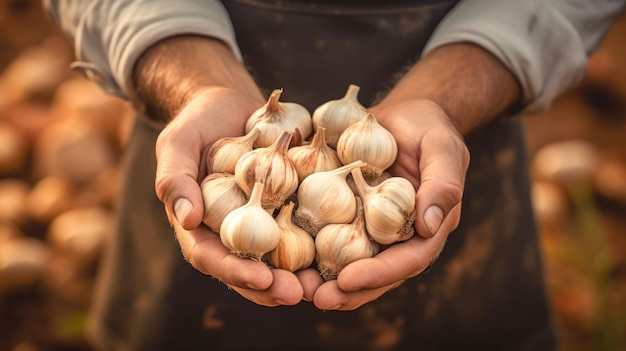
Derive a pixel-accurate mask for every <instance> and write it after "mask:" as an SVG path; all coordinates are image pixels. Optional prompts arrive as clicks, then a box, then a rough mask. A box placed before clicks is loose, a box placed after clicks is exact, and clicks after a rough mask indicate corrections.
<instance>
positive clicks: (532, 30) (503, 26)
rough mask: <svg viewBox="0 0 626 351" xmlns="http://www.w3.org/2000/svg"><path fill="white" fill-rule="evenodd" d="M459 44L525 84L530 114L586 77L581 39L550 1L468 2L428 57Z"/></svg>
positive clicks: (429, 48) (441, 33)
mask: <svg viewBox="0 0 626 351" xmlns="http://www.w3.org/2000/svg"><path fill="white" fill-rule="evenodd" d="M457 42H471V43H474V44H476V45H479V46H481V47H483V48H484V49H486V50H488V51H489V52H491V53H492V54H493V55H495V56H496V57H497V58H498V59H500V61H501V62H502V63H503V64H504V65H505V66H506V67H508V69H509V70H510V71H511V72H512V73H513V75H514V76H515V77H516V78H517V79H518V81H519V83H520V84H521V87H522V90H523V94H524V96H523V98H524V110H523V111H522V113H525V114H530V113H537V112H540V111H543V110H545V109H547V108H548V107H549V106H550V105H551V103H552V102H553V100H554V99H555V98H556V97H557V96H558V95H559V94H561V93H562V92H563V91H565V90H566V89H568V88H569V87H571V86H573V85H574V84H576V83H577V82H579V81H580V80H581V79H582V78H583V77H584V74H585V71H586V65H587V56H586V50H585V47H584V45H583V42H582V40H581V38H580V36H579V34H578V33H577V31H576V29H575V28H574V26H573V25H572V24H571V23H570V22H569V21H568V19H567V18H565V17H564V16H563V15H562V14H561V13H559V12H558V11H557V10H556V9H555V8H553V7H552V6H550V4H549V3H548V2H545V1H533V0H524V1H519V0H509V1H503V0H468V1H462V2H461V3H460V4H459V5H458V6H457V7H456V8H455V9H453V11H452V12H451V13H450V14H449V15H448V16H447V17H446V18H445V19H444V21H443V22H442V23H441V24H440V26H439V27H438V28H437V30H436V31H435V33H434V35H433V36H432V38H431V40H430V41H429V42H428V44H427V45H426V47H425V49H424V51H423V55H426V54H428V52H430V51H432V50H434V49H435V48H437V47H440V46H443V45H446V44H451V43H457Z"/></svg>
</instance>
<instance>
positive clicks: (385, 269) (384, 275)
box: [313, 100, 469, 310]
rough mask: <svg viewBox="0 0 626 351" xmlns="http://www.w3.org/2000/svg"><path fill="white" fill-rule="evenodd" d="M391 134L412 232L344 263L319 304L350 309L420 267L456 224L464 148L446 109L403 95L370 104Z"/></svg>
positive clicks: (321, 289) (319, 295)
mask: <svg viewBox="0 0 626 351" xmlns="http://www.w3.org/2000/svg"><path fill="white" fill-rule="evenodd" d="M370 112H372V113H373V114H374V115H375V116H376V117H377V119H378V120H379V122H380V123H381V124H382V125H383V126H384V127H385V128H387V129H388V130H389V131H391V133H392V134H393V135H394V136H395V138H396V141H397V143H398V158H397V159H396V162H395V164H394V165H393V166H392V167H391V168H390V172H391V173H392V174H393V175H395V176H402V177H404V178H407V179H408V180H409V181H411V183H412V184H413V185H414V186H415V188H416V189H418V191H417V195H416V200H417V202H416V203H417V208H416V211H417V214H418V215H417V216H416V221H415V229H416V231H417V233H418V235H414V236H413V237H412V238H411V239H410V240H408V241H405V242H402V243H398V244H395V245H392V246H390V247H388V248H387V249H385V250H383V251H382V252H381V253H379V254H378V255H377V256H375V257H373V258H369V259H364V260H359V261H356V262H353V263H352V264H350V265H348V266H346V267H345V268H344V269H343V270H342V271H341V272H340V274H339V276H338V278H337V280H334V281H329V282H326V283H324V284H322V285H321V286H320V287H319V288H318V289H317V291H316V293H315V296H314V300H313V301H314V303H315V305H316V306H317V307H318V308H320V309H323V310H329V309H340V310H352V309H355V308H357V307H359V306H361V305H363V304H365V303H367V302H369V301H372V300H374V299H377V298H378V297H380V296H381V295H382V294H384V293H385V292H387V291H388V290H390V289H393V288H395V287H397V286H398V285H400V284H401V283H402V282H403V281H404V280H406V279H408V278H410V277H414V276H416V275H418V274H420V273H421V272H422V271H424V270H425V269H426V268H427V267H428V266H429V265H430V264H431V263H432V262H433V261H434V260H435V259H436V258H437V257H438V255H439V253H440V252H441V251H442V249H443V246H444V244H445V242H446V239H447V237H448V234H449V233H450V232H452V231H453V230H454V229H455V228H456V227H457V225H458V223H459V219H460V214H461V199H462V195H463V189H464V182H465V173H466V171H467V168H468V166H469V152H468V150H467V147H466V146H465V143H464V142H463V139H462V137H461V135H460V134H459V132H458V131H457V130H456V128H455V126H454V124H453V123H452V122H451V121H450V118H449V117H448V116H447V115H446V113H445V112H444V111H443V110H442V109H441V108H440V107H439V106H438V105H437V104H435V103H433V102H431V101H428V100H403V101H400V102H398V103H393V104H388V105H386V104H381V105H378V106H375V107H373V108H371V109H370Z"/></svg>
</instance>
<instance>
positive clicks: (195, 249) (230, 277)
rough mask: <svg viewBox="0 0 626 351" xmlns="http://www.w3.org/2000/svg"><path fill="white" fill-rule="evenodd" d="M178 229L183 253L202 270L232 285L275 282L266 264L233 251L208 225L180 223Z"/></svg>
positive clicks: (257, 285)
mask: <svg viewBox="0 0 626 351" xmlns="http://www.w3.org/2000/svg"><path fill="white" fill-rule="evenodd" d="M175 229H176V236H177V239H178V242H179V244H180V247H181V249H182V252H183V256H184V257H185V258H186V259H187V261H189V263H190V264H191V265H192V266H193V267H194V268H195V269H197V270H198V271H200V272H202V273H204V274H207V275H210V276H212V277H214V278H216V279H218V280H220V281H221V282H223V283H225V284H228V285H231V286H237V287H242V288H249V289H256V290H265V289H267V288H269V287H270V286H271V285H272V282H273V275H272V273H271V271H270V269H269V268H268V267H267V265H266V264H264V263H262V262H258V261H254V260H251V259H245V258H240V257H237V256H236V255H234V254H232V253H230V250H228V249H227V248H226V247H225V246H224V245H223V244H222V241H221V240H220V238H219V236H218V235H217V234H215V233H213V232H211V231H210V230H209V229H208V228H207V227H205V226H200V227H198V228H196V229H194V230H191V231H186V230H184V229H182V227H180V225H179V224H176V225H175Z"/></svg>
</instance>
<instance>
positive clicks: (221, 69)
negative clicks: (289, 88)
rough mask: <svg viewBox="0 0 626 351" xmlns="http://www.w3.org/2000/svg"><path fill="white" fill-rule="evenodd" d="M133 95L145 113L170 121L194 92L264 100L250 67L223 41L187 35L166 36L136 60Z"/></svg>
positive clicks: (163, 120) (194, 94) (160, 119)
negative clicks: (227, 93)
mask: <svg viewBox="0 0 626 351" xmlns="http://www.w3.org/2000/svg"><path fill="white" fill-rule="evenodd" d="M133 83H134V91H133V93H134V94H133V95H134V96H133V99H134V100H135V102H136V103H137V104H138V105H139V106H141V107H143V109H144V110H145V112H146V114H147V115H148V116H149V117H150V118H153V119H157V120H159V121H161V122H168V121H170V120H171V119H172V118H173V117H174V116H175V115H177V114H178V112H180V110H181V109H182V108H183V107H184V106H185V105H186V104H187V103H189V101H191V100H192V99H193V98H194V96H196V95H198V94H201V93H203V92H206V91H208V90H212V89H227V90H233V91H237V92H239V93H241V94H243V95H247V96H250V97H252V98H258V99H259V101H263V97H262V95H261V92H260V91H259V89H258V87H257V86H256V84H255V82H254V80H253V79H252V78H251V76H250V75H249V73H248V72H247V70H246V69H245V68H244V67H243V65H242V64H241V63H240V62H239V61H238V60H237V58H236V57H235V55H234V54H233V53H232V52H231V51H230V49H228V48H227V47H226V45H224V44H223V43H222V42H221V41H219V40H215V39H212V38H208V37H201V36H193V35H184V36H176V37H171V38H167V39H164V40H162V41H160V42H158V43H156V44H155V45H154V46H152V47H151V48H149V49H148V50H147V51H146V52H145V53H144V54H143V55H142V56H141V57H140V58H139V60H138V61H137V63H136V64H135V69H134V74H133Z"/></svg>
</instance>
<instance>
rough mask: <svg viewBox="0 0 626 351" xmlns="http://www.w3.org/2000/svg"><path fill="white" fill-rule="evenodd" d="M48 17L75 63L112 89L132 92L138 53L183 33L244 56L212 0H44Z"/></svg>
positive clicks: (122, 94) (223, 13)
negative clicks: (68, 43) (221, 44)
mask: <svg viewBox="0 0 626 351" xmlns="http://www.w3.org/2000/svg"><path fill="white" fill-rule="evenodd" d="M44 8H45V9H46V11H47V12H48V14H49V16H50V18H51V19H52V20H53V21H54V22H55V23H56V24H57V25H58V26H59V27H60V28H61V29H62V30H63V32H64V33H65V34H66V35H67V36H68V37H69V38H70V39H72V41H73V44H74V49H75V55H76V59H77V61H76V62H74V63H73V64H72V68H73V69H74V70H76V71H78V72H80V73H82V74H84V75H85V76H86V77H87V78H88V79H90V80H92V81H94V82H96V83H97V84H99V85H100V86H101V87H102V89H104V90H105V91H107V92H108V93H111V94H114V95H118V96H120V97H123V98H129V96H130V95H131V92H132V89H133V86H132V73H133V67H134V64H135V62H136V61H137V60H138V59H139V57H140V55H141V54H142V53H143V52H144V51H145V50H146V49H148V48H149V47H150V46H151V45H153V44H154V43H156V42H158V41H160V40H162V39H165V38H167V37H171V36H175V35H180V34H194V35H204V36H209V37H213V38H216V39H219V40H221V41H223V42H224V43H226V45H228V46H229V47H230V48H231V50H232V51H233V52H234V53H235V55H236V56H237V57H238V58H239V59H241V54H240V52H239V49H238V48H237V44H236V40H235V35H234V31H233V28H232V25H231V23H230V20H229V17H228V14H227V12H226V10H225V9H224V8H223V6H222V4H221V3H220V2H219V1H211V0H178V1H167V0H99V1H88V0H45V1H44Z"/></svg>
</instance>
